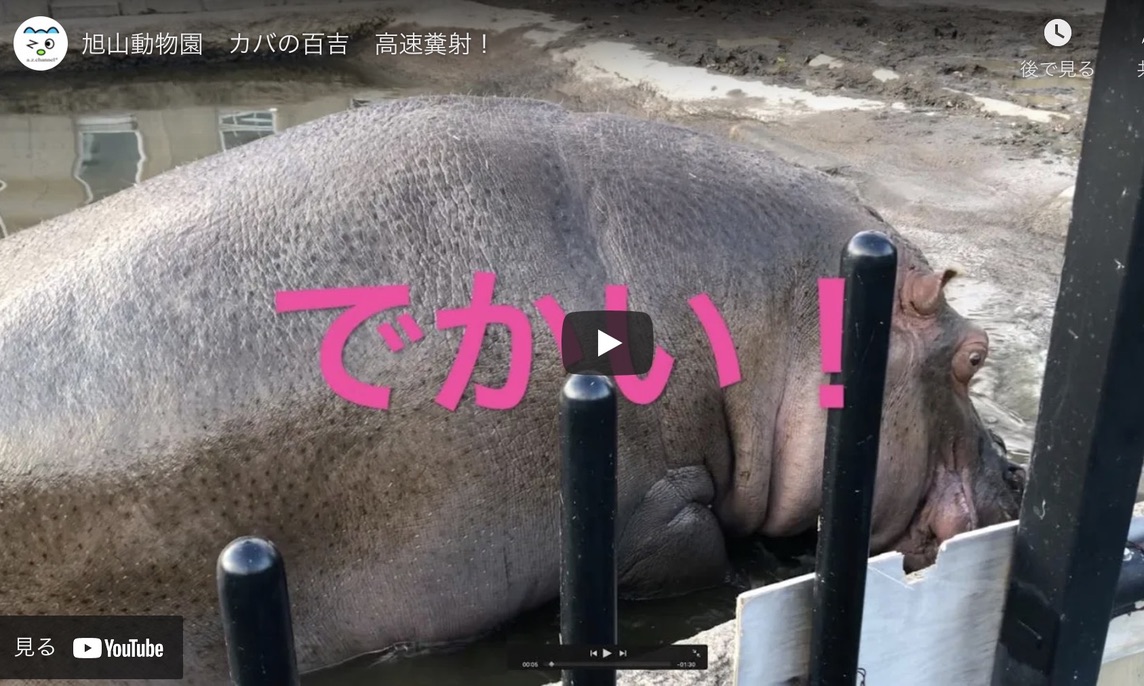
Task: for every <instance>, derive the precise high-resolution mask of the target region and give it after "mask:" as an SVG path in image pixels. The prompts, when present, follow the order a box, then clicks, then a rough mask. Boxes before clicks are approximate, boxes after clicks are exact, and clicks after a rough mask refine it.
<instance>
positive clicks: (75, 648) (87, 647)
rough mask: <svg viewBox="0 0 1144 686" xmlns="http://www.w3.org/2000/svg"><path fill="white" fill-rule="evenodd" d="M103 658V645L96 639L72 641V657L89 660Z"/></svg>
mask: <svg viewBox="0 0 1144 686" xmlns="http://www.w3.org/2000/svg"><path fill="white" fill-rule="evenodd" d="M102 656H103V644H102V643H100V642H99V639H98V638H77V639H75V640H74V641H72V657H78V658H80V659H84V660H90V659H93V658H97V657H102Z"/></svg>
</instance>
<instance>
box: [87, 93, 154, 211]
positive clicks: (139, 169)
mask: <svg viewBox="0 0 1144 686" xmlns="http://www.w3.org/2000/svg"><path fill="white" fill-rule="evenodd" d="M76 129H77V132H78V134H79V146H78V147H79V156H78V159H77V160H76V164H75V170H74V171H73V172H72V176H74V177H75V179H76V180H77V181H79V182H80V183H81V184H83V188H84V192H85V194H86V200H85V202H87V203H91V202H95V201H96V200H102V199H103V198H106V197H107V196H109V195H112V194H113V193H118V192H119V191H121V190H123V189H124V188H128V187H130V186H132V185H134V184H136V183H139V181H140V180H142V176H143V162H144V160H146V159H147V155H146V153H145V152H144V150H143V136H142V134H140V133H139V125H138V123H137V122H136V121H135V117H134V116H132V115H130V114H128V115H120V116H111V117H79V118H77V119H76Z"/></svg>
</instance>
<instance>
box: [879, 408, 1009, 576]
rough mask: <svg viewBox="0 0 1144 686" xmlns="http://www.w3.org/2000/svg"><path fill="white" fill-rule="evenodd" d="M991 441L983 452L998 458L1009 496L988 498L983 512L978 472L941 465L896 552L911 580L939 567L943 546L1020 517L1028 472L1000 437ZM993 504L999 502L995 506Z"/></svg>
mask: <svg viewBox="0 0 1144 686" xmlns="http://www.w3.org/2000/svg"><path fill="white" fill-rule="evenodd" d="M987 436H988V438H984V437H983V439H982V441H981V442H980V443H979V446H978V447H979V450H981V451H982V453H984V452H985V451H986V450H988V449H990V448H991V449H992V450H995V451H996V452H997V458H998V460H999V461H1000V463H1001V464H1002V465H1003V466H1002V473H1001V474H1000V475H999V476H1000V477H1001V481H1003V486H1002V488H1001V491H1002V492H1003V494H1004V495H1002V496H995V495H992V494H991V495H986V497H985V500H986V501H989V502H987V503H985V507H982V503H981V502H980V500H981V499H980V498H979V497H978V496H979V494H976V493H975V492H974V483H975V478H974V474H973V472H972V471H971V470H969V469H967V468H961V469H955V468H951V467H949V466H948V465H951V464H956V462H954V461H953V460H949V461H942V462H939V466H938V467H937V469H936V472H935V474H934V479H933V481H932V483H931V484H930V486H929V488H928V489H927V491H926V495H925V497H924V498H922V500H921V502H920V503H918V507H917V510H916V511H915V512H914V516H913V517H912V518H911V520H910V525H909V527H908V528H907V529H906V532H905V533H904V534H903V535H902V536H901V538H899V539H898V541H897V542H896V543H894V544H893V546H892V548H893V549H894V550H897V551H898V552H900V553H901V554H902V556H903V558H904V560H903V567H904V569H905V571H906V573H907V574H909V573H912V572H916V571H918V570H920V569H924V568H926V567H928V566H930V565H932V564H933V563H934V562H936V561H937V555H938V551H939V549H940V548H941V544H942V543H944V542H945V541H948V540H949V539H951V538H953V537H954V536H957V535H958V534H962V533H965V532H967V531H973V530H975V529H978V528H981V527H982V526H989V525H992V524H998V523H1001V522H1005V521H1009V520H1012V519H1015V518H1016V517H1017V516H1018V514H1019V509H1020V504H1021V499H1022V497H1023V496H1024V490H1025V484H1026V481H1027V474H1026V471H1025V468H1024V467H1023V466H1021V465H1018V464H1016V463H1013V462H1010V461H1009V460H1008V457H1007V456H1008V450H1007V449H1006V446H1005V442H1004V441H1003V440H1002V439H1001V437H1000V436H998V435H997V434H995V433H994V432H993V431H991V430H987ZM990 444H991V445H990ZM952 450H953V451H956V450H957V446H956V445H955V446H952ZM951 454H956V453H955V452H954V453H951ZM994 499H997V500H998V501H999V502H992V501H993V500H994Z"/></svg>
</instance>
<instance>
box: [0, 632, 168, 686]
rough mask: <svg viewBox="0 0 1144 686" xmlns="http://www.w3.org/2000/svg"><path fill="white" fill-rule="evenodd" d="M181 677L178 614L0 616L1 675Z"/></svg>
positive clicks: (24, 676)
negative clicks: (173, 615) (163, 615)
mask: <svg viewBox="0 0 1144 686" xmlns="http://www.w3.org/2000/svg"><path fill="white" fill-rule="evenodd" d="M182 678H183V618H182V617H155V616H148V617H93V616H58V617H57V616H23V617H21V616H0V680H5V681H6V680H8V679H182Z"/></svg>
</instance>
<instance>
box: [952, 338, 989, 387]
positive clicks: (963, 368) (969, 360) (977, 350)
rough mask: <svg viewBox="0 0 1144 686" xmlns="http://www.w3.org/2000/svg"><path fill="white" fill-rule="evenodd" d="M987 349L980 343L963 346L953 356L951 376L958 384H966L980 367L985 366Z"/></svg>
mask: <svg viewBox="0 0 1144 686" xmlns="http://www.w3.org/2000/svg"><path fill="white" fill-rule="evenodd" d="M988 354H989V351H988V349H987V348H986V347H985V346H984V345H983V344H981V343H973V344H970V345H964V346H962V348H961V349H960V350H958V351H957V354H956V355H954V356H953V376H954V378H955V379H957V380H958V381H959V382H961V383H963V384H968V383H969V382H970V380H971V379H973V375H974V374H976V373H977V370H978V369H980V368H981V365H983V364H985V358H986V356H988Z"/></svg>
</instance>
